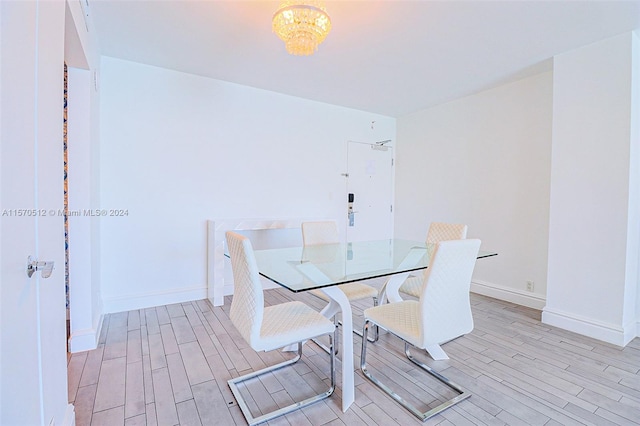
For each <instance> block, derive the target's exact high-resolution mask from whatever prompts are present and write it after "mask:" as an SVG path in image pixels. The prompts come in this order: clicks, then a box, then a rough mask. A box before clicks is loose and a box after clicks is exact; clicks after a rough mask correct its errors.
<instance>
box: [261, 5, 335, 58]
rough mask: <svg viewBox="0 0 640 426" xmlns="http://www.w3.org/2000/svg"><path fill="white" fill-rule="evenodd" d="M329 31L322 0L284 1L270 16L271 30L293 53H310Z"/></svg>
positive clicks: (327, 17) (329, 27) (288, 50)
mask: <svg viewBox="0 0 640 426" xmlns="http://www.w3.org/2000/svg"><path fill="white" fill-rule="evenodd" d="M330 30H331V19H329V15H327V12H326V8H325V7H324V2H323V1H319V0H298V1H296V0H286V1H283V2H282V3H280V8H279V9H278V11H277V12H276V13H275V14H274V15H273V32H275V33H276V34H277V35H278V37H280V39H282V41H284V43H285V46H286V48H287V52H289V53H290V54H292V55H311V54H313V52H315V51H316V50H318V45H319V44H320V43H322V42H323V41H324V39H325V38H326V37H327V34H329V31H330Z"/></svg>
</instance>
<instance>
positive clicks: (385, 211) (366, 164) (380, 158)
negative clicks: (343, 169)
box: [345, 140, 394, 241]
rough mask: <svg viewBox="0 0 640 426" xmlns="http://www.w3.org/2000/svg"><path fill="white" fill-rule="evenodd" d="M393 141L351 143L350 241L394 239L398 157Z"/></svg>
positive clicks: (349, 179)
mask: <svg viewBox="0 0 640 426" xmlns="http://www.w3.org/2000/svg"><path fill="white" fill-rule="evenodd" d="M391 142H392V141H391V140H387V141H380V142H377V143H363V142H354V141H349V142H348V143H347V179H346V181H347V196H346V197H345V202H346V207H347V214H348V220H347V225H346V232H345V235H346V236H347V241H367V240H382V239H389V238H392V236H393V177H394V156H393V147H392V146H391Z"/></svg>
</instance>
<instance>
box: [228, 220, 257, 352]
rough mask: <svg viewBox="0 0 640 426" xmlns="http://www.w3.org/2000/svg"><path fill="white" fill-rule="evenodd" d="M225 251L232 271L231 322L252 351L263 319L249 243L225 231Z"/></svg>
mask: <svg viewBox="0 0 640 426" xmlns="http://www.w3.org/2000/svg"><path fill="white" fill-rule="evenodd" d="M226 237H227V247H228V248H229V255H230V256H231V269H232V271H233V287H234V288H233V299H232V301H231V313H230V317H231V322H232V323H233V325H234V326H235V327H236V329H237V330H238V331H239V332H240V335H242V337H243V338H244V340H246V341H247V343H248V344H249V346H251V347H252V348H254V349H255V347H258V345H259V342H260V327H261V326H262V318H263V315H264V294H263V293H262V283H261V282H260V277H259V275H258V266H257V264H256V258H255V255H254V254H253V248H252V247H251V241H249V239H248V238H247V237H245V236H243V235H240V234H238V233H236V232H232V231H228V232H227V233H226Z"/></svg>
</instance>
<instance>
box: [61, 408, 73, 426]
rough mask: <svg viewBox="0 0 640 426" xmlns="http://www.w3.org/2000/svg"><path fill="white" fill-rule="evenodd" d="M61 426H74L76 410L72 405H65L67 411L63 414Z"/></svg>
mask: <svg viewBox="0 0 640 426" xmlns="http://www.w3.org/2000/svg"><path fill="white" fill-rule="evenodd" d="M62 426H76V409H75V407H74V406H73V404H67V409H66V410H65V412H64V419H63V420H62Z"/></svg>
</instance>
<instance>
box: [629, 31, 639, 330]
mask: <svg viewBox="0 0 640 426" xmlns="http://www.w3.org/2000/svg"><path fill="white" fill-rule="evenodd" d="M631 48H632V52H631V61H632V65H631V67H632V68H631V69H632V71H631V87H632V89H631V149H632V150H633V151H634V157H635V158H638V156H640V154H639V153H638V150H640V33H638V32H633V37H632V46H631ZM631 166H632V170H633V172H634V177H633V178H632V181H633V182H635V187H634V189H633V190H634V191H636V192H640V161H637V162H636V163H635V164H633V163H632V164H631ZM630 219H632V217H630ZM636 238H637V241H640V230H638V233H637V234H636ZM638 256H640V253H638ZM636 274H637V275H636V276H637V277H638V279H637V283H636V310H635V318H636V336H640V261H639V262H638V271H637V272H636Z"/></svg>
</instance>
